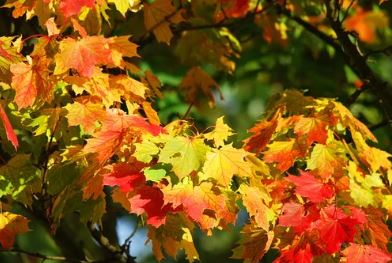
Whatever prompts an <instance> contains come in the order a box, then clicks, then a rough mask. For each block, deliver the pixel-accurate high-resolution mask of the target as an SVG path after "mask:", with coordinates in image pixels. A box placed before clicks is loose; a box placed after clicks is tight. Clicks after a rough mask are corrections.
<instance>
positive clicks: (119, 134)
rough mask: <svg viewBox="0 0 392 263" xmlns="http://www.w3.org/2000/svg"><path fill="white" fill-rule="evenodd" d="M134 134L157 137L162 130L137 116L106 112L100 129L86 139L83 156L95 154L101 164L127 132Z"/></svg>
mask: <svg viewBox="0 0 392 263" xmlns="http://www.w3.org/2000/svg"><path fill="white" fill-rule="evenodd" d="M131 131H133V132H134V133H135V134H137V133H144V132H149V133H150V134H152V135H158V134H159V133H160V132H161V131H162V129H161V127H159V126H156V125H152V124H149V123H148V122H146V121H145V120H144V119H143V118H141V117H139V116H130V115H125V113H124V112H123V111H121V110H114V109H111V110H108V116H107V118H106V119H105V120H104V121H102V126H101V129H100V130H99V131H97V132H95V133H94V134H93V136H94V138H91V139H88V140H87V144H86V145H85V147H84V148H83V152H84V153H85V154H88V153H96V159H97V161H98V163H100V164H103V163H104V162H105V161H106V160H107V159H109V158H110V157H111V156H112V155H113V154H114V153H115V152H116V150H117V149H118V148H119V147H120V146H121V144H122V142H123V140H124V137H125V136H126V135H127V134H128V132H131Z"/></svg>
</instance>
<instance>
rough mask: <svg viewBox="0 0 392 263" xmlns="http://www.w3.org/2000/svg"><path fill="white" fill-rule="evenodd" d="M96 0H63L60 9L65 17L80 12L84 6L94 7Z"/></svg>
mask: <svg viewBox="0 0 392 263" xmlns="http://www.w3.org/2000/svg"><path fill="white" fill-rule="evenodd" d="M94 2H95V0H62V1H61V3H60V11H61V13H62V14H63V15H64V16H65V17H70V16H73V15H77V14H79V12H80V10H81V9H82V8H83V7H85V6H86V7H89V8H92V7H94Z"/></svg>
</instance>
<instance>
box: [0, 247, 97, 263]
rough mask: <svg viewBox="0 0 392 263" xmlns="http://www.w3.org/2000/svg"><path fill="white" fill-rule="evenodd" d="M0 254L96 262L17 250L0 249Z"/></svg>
mask: <svg viewBox="0 0 392 263" xmlns="http://www.w3.org/2000/svg"><path fill="white" fill-rule="evenodd" d="M0 253H17V254H24V255H28V256H30V257H35V258H41V259H44V260H57V261H65V262H77V263H87V262H89V263H91V262H96V261H86V260H81V259H74V258H67V257H62V256H49V255H44V254H41V253H38V252H30V251H25V250H22V249H19V248H13V249H9V250H6V249H0Z"/></svg>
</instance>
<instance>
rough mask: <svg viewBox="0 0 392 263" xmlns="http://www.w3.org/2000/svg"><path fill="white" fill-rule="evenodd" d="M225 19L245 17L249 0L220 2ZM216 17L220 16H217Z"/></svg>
mask: <svg viewBox="0 0 392 263" xmlns="http://www.w3.org/2000/svg"><path fill="white" fill-rule="evenodd" d="M220 2H221V4H222V9H223V11H222V12H223V13H224V15H225V17H230V18H238V17H242V16H245V15H246V13H248V10H249V0H220ZM218 16H221V15H219V14H218Z"/></svg>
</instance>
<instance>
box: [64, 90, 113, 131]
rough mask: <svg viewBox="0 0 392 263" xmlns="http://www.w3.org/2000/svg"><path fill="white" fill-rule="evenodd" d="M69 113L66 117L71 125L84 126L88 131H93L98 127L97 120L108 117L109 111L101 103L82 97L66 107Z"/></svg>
mask: <svg viewBox="0 0 392 263" xmlns="http://www.w3.org/2000/svg"><path fill="white" fill-rule="evenodd" d="M64 108H65V109H66V110H67V111H68V113H67V115H66V118H67V119H68V124H69V125H70V126H78V125H80V126H82V127H83V130H84V131H85V132H86V133H90V134H91V133H93V132H94V130H95V129H96V128H97V121H103V120H105V119H106V118H107V115H108V114H107V112H106V111H105V110H104V108H103V107H102V105H101V104H98V103H94V102H92V101H89V100H88V98H82V99H79V100H78V101H75V102H74V103H72V104H68V105H67V106H65V107H64Z"/></svg>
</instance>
